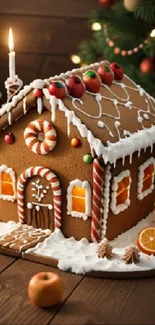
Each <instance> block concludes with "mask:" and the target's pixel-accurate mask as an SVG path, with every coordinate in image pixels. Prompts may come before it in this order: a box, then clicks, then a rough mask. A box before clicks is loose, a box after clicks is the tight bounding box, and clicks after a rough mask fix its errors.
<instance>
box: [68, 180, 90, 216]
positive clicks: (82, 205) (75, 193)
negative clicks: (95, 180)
mask: <svg viewBox="0 0 155 325" xmlns="http://www.w3.org/2000/svg"><path fill="white" fill-rule="evenodd" d="M67 213H68V214H70V215H71V216H72V217H78V218H83V219H84V220H87V218H88V217H89V216H91V188H90V185H89V183H88V182H87V181H84V182H81V181H80V180H78V179H76V180H74V181H72V182H70V185H69V187H68V192H67Z"/></svg>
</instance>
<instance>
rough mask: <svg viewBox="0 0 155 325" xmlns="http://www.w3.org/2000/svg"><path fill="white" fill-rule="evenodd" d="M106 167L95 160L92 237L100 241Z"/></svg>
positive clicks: (95, 240)
mask: <svg viewBox="0 0 155 325" xmlns="http://www.w3.org/2000/svg"><path fill="white" fill-rule="evenodd" d="M103 176H104V169H103V167H102V166H101V164H100V163H99V161H98V160H97V159H94V162H93V207H92V222H91V239H92V241H93V242H98V241H99V239H100V231H101V222H100V221H101V205H102V203H101V198H102V191H103Z"/></svg>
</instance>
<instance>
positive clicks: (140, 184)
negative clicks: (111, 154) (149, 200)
mask: <svg viewBox="0 0 155 325" xmlns="http://www.w3.org/2000/svg"><path fill="white" fill-rule="evenodd" d="M152 164H153V165H154V169H155V159H154V158H153V157H151V158H149V159H148V160H146V161H145V162H144V163H143V164H142V165H140V166H139V167H138V170H139V173H138V184H137V198H138V200H140V201H141V200H143V198H144V197H146V196H147V195H148V194H150V193H152V191H153V190H154V174H153V176H152V185H151V187H150V188H148V189H147V190H145V191H144V192H142V188H143V178H144V170H145V169H146V168H147V167H149V166H150V165H152Z"/></svg>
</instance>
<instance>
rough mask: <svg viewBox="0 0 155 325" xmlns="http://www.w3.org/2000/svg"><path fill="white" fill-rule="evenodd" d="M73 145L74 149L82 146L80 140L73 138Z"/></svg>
mask: <svg viewBox="0 0 155 325" xmlns="http://www.w3.org/2000/svg"><path fill="white" fill-rule="evenodd" d="M71 145H72V147H74V148H77V147H79V145H80V140H79V139H78V138H73V139H72V140H71Z"/></svg>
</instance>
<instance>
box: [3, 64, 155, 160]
mask: <svg viewBox="0 0 155 325" xmlns="http://www.w3.org/2000/svg"><path fill="white" fill-rule="evenodd" d="M105 63H106V64H109V63H108V62H107V61H102V62H100V63H95V64H91V65H90V66H87V67H82V68H80V69H74V70H72V71H69V72H67V73H62V74H61V75H59V76H54V77H52V78H49V79H46V80H35V81H33V82H32V83H31V84H30V85H29V86H25V87H24V88H23V89H22V90H21V91H20V92H19V94H18V95H16V96H14V97H13V99H12V101H11V102H10V103H8V104H5V105H3V107H2V108H1V110H0V129H4V128H5V127H6V126H7V125H8V124H11V123H12V122H13V120H15V119H18V118H19V116H21V115H22V114H24V113H26V111H27V110H29V109H30V108H31V107H32V106H34V105H35V103H36V97H35V96H34V95H33V89H34V88H39V89H40V88H41V89H43V93H44V96H45V98H46V100H49V102H50V107H51V108H50V109H51V113H52V119H53V121H54V116H55V114H56V109H60V110H61V111H63V112H64V114H65V116H66V118H67V121H68V127H69V124H70V123H73V124H74V125H75V126H76V127H77V128H78V130H79V132H80V134H81V136H82V137H86V138H87V140H88V142H89V143H90V146H91V148H93V149H94V151H95V153H96V154H97V155H98V156H100V155H102V157H103V159H104V161H105V163H107V162H110V163H114V164H115V162H116V160H117V159H119V158H123V159H124V158H125V157H126V156H130V157H131V158H132V154H133V153H134V152H135V151H139V152H140V151H141V149H146V148H147V147H149V146H150V147H151V149H152V148H153V144H154V142H155V126H154V119H155V99H154V98H153V97H151V96H150V95H148V94H147V93H146V92H145V91H144V90H143V89H142V88H141V86H138V85H136V84H135V83H134V82H133V81H132V80H130V79H129V77H127V76H126V75H124V77H123V79H122V80H121V81H116V80H114V81H113V83H112V85H111V86H107V85H106V84H103V83H102V84H101V87H100V90H99V93H92V92H90V91H87V90H86V91H85V93H84V95H83V96H82V97H81V98H75V97H72V96H70V95H69V94H68V96H67V97H66V98H65V99H64V100H63V101H62V100H61V99H57V98H56V97H55V96H51V95H50V94H49V91H48V86H49V84H50V82H51V81H61V82H65V81H66V80H67V79H68V77H70V76H72V75H76V76H80V78H82V77H83V74H84V73H85V72H86V71H90V70H91V71H96V72H97V70H98V68H99V66H101V65H103V64H105ZM45 98H44V99H45ZM46 100H45V102H46ZM41 110H42V109H41V103H40V102H38V112H39V113H41ZM130 161H131V159H130Z"/></svg>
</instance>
